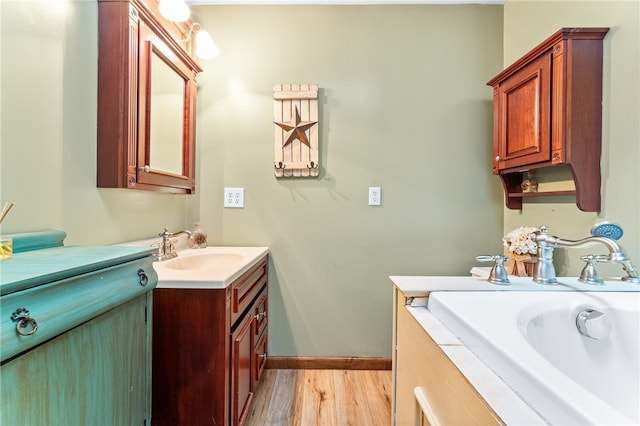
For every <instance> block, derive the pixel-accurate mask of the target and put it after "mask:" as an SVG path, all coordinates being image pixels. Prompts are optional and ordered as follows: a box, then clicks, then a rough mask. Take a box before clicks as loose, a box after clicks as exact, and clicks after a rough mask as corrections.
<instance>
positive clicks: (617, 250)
mask: <svg viewBox="0 0 640 426" xmlns="http://www.w3.org/2000/svg"><path fill="white" fill-rule="evenodd" d="M548 229H549V228H547V227H546V226H545V225H542V226H541V227H540V233H538V234H537V235H536V236H535V238H534V239H535V241H536V243H537V244H538V262H537V263H536V266H535V269H534V272H533V281H534V282H536V283H539V284H557V283H558V280H557V279H556V271H555V267H554V266H553V249H554V248H556V247H583V246H587V245H590V244H602V245H604V246H605V247H607V249H608V250H609V256H608V258H607V260H608V261H609V262H614V263H619V264H621V265H622V269H624V270H625V271H626V272H627V276H626V277H623V278H622V280H623V281H629V282H633V283H637V284H640V274H639V273H638V270H637V269H636V267H635V266H634V265H633V263H631V259H629V256H627V254H626V253H625V251H624V249H623V248H622V247H621V246H620V244H618V243H617V242H616V241H615V240H613V239H611V238H607V237H599V236H590V237H587V238H583V239H581V240H575V241H574V240H565V239H563V238H558V237H555V236H553V235H549V234H548V233H547V231H548Z"/></svg>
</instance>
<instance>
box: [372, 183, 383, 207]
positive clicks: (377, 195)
mask: <svg viewBox="0 0 640 426" xmlns="http://www.w3.org/2000/svg"><path fill="white" fill-rule="evenodd" d="M381 201H382V196H381V192H380V187H379V186H370V187H369V205H370V206H379V205H380V202H381Z"/></svg>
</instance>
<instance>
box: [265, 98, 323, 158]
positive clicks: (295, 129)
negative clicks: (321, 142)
mask: <svg viewBox="0 0 640 426" xmlns="http://www.w3.org/2000/svg"><path fill="white" fill-rule="evenodd" d="M294 108H295V109H294V111H295V112H294V115H295V118H294V120H293V121H290V122H281V121H274V124H276V125H277V126H279V127H280V128H281V129H282V130H284V131H285V132H291V133H290V134H289V135H288V136H287V139H286V140H285V142H284V143H283V144H282V147H283V148H284V147H285V146H287V145H289V144H290V143H291V142H293V141H294V140H296V139H297V140H299V141H300V142H301V143H303V144H305V145H306V146H308V147H309V148H311V145H310V144H309V139H308V138H307V133H306V132H307V130H309V129H310V128H311V127H313V126H315V125H316V124H317V123H318V122H317V121H302V120H301V119H300V112H299V111H298V107H297V106H296V107H294Z"/></svg>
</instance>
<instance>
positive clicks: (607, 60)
mask: <svg viewBox="0 0 640 426" xmlns="http://www.w3.org/2000/svg"><path fill="white" fill-rule="evenodd" d="M581 26H582V27H589V26H591V27H610V30H609V33H608V34H607V36H606V37H605V39H604V66H603V71H604V75H603V102H602V119H603V123H602V124H603V126H602V160H601V167H602V190H601V193H602V206H603V207H602V212H600V213H585V212H582V211H580V210H578V208H577V207H576V206H575V204H573V203H574V201H575V199H574V198H573V197H567V199H560V200H558V199H554V198H542V199H539V200H538V201H537V202H528V203H526V204H525V205H524V208H523V209H522V211H521V212H520V211H510V210H505V215H504V227H505V232H508V231H509V230H511V229H513V228H516V227H518V226H521V225H532V226H537V225H541V224H547V225H548V226H549V227H550V232H551V233H553V234H555V235H558V236H561V237H564V238H570V239H580V238H583V237H586V236H588V235H589V229H590V228H591V226H592V225H593V224H594V223H597V222H600V221H602V220H609V221H613V222H617V223H620V224H621V225H622V226H623V228H624V230H625V234H624V236H623V238H622V239H621V240H620V243H621V244H622V245H623V246H624V248H625V249H626V250H627V251H628V252H629V255H630V256H631V258H632V259H633V260H634V262H635V264H636V265H638V264H639V263H640V195H639V194H640V167H639V164H640V143H639V141H640V124H639V123H640V122H639V120H638V117H640V1H637V0H633V1H610V0H606V1H553V2H550V1H519V0H509V1H508V2H507V3H506V4H505V6H504V65H505V66H507V65H509V64H511V63H512V62H514V61H515V60H516V59H518V58H519V57H520V56H522V55H523V54H524V53H526V52H527V51H528V50H530V49H531V48H532V47H534V46H535V45H537V44H538V43H539V42H540V41H542V40H544V39H545V38H546V37H548V36H550V35H551V34H552V33H554V32H555V31H557V30H558V29H559V28H561V27H581ZM587 253H592V254H600V253H606V249H604V248H600V247H598V246H592V247H590V248H587V249H582V250H561V249H558V250H556V255H555V259H556V268H557V272H558V274H560V275H577V274H579V272H580V270H581V268H582V266H583V265H584V263H583V262H582V261H581V260H580V256H581V255H582V254H587ZM601 272H602V274H603V275H604V276H621V275H624V272H623V271H622V269H621V267H620V266H618V265H606V264H605V265H601Z"/></svg>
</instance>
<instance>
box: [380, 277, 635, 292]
mask: <svg viewBox="0 0 640 426" xmlns="http://www.w3.org/2000/svg"><path fill="white" fill-rule="evenodd" d="M389 278H390V279H391V281H392V282H393V284H394V285H395V286H396V287H397V288H398V289H399V290H400V291H401V292H402V293H403V294H404V296H405V297H426V296H428V295H429V293H430V292H432V291H623V292H626V291H632V292H637V291H640V285H638V284H634V283H629V282H625V281H622V280H620V279H619V278H618V279H606V281H605V285H592V284H583V283H581V282H578V280H577V278H575V277H558V284H557V285H545V284H536V283H534V282H533V281H532V279H531V277H515V276H511V275H510V276H509V280H510V281H511V285H498V284H491V283H490V282H488V281H487V279H486V278H481V277H476V276H465V277H452V276H395V275H394V276H391V277H389Z"/></svg>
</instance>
